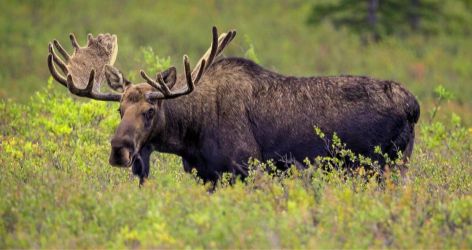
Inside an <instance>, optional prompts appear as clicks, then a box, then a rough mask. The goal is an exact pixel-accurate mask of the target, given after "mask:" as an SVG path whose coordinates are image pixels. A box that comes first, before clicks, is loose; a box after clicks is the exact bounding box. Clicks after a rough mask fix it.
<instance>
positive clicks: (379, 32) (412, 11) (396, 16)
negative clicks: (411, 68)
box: [308, 0, 472, 41]
mask: <svg viewBox="0 0 472 250" xmlns="http://www.w3.org/2000/svg"><path fill="white" fill-rule="evenodd" d="M470 2H471V1H469V0H462V1H459V0H456V1H448V2H443V1H439V0H365V1H358V0H340V1H334V2H329V3H321V4H315V5H314V6H313V8H312V11H311V13H310V15H309V18H308V23H309V24H311V25H316V24H319V23H321V22H322V21H324V20H327V21H330V22H331V23H333V25H334V26H335V27H336V28H340V27H347V28H348V29H350V30H352V31H354V32H356V33H358V34H360V35H361V37H362V39H363V40H364V41H372V40H373V41H379V40H380V39H381V38H382V37H385V36H389V35H400V36H405V35H408V34H411V33H418V32H419V33H421V34H425V35H431V34H437V33H455V34H462V35H464V34H470V28H469V27H468V25H467V23H468V21H470V20H467V18H466V16H465V15H464V14H463V13H461V11H460V8H466V9H468V8H470V6H471V5H472V4H471V3H470ZM447 4H449V5H455V6H453V8H444V6H445V5H447ZM445 21H447V22H445Z"/></svg>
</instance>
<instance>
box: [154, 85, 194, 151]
mask: <svg viewBox="0 0 472 250" xmlns="http://www.w3.org/2000/svg"><path fill="white" fill-rule="evenodd" d="M192 94H194V93H192ZM192 94H190V95H188V96H182V97H179V98H176V99H169V100H164V101H163V103H162V107H161V108H162V109H163V112H164V120H165V122H164V127H163V128H162V129H161V132H160V133H159V134H158V135H156V137H155V138H156V139H155V140H154V144H155V148H156V149H157V151H159V152H164V153H172V154H177V155H180V156H185V155H188V154H191V152H192V151H193V150H194V148H196V147H192V146H193V145H198V136H197V135H198V134H199V133H198V131H199V130H200V127H199V126H198V124H199V123H198V122H195V117H198V115H196V114H195V113H194V112H195V111H197V110H198V109H196V108H195V107H196V106H195V105H197V104H196V103H195V102H194V101H195V100H194V98H193V95H192Z"/></svg>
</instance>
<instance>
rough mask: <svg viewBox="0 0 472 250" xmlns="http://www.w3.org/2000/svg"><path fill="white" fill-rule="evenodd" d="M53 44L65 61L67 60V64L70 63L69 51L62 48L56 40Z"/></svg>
mask: <svg viewBox="0 0 472 250" xmlns="http://www.w3.org/2000/svg"><path fill="white" fill-rule="evenodd" d="M52 42H53V43H54V46H55V47H56V49H57V50H58V51H59V53H60V54H61V55H62V57H63V58H64V60H66V62H68V61H69V58H70V55H69V53H67V51H66V50H65V49H64V47H62V45H61V44H60V43H59V41H57V40H56V39H54V40H53V41H52Z"/></svg>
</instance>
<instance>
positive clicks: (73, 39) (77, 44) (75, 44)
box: [69, 33, 80, 50]
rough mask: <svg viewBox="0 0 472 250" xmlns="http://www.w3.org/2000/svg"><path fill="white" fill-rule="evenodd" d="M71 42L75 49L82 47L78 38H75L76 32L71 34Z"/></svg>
mask: <svg viewBox="0 0 472 250" xmlns="http://www.w3.org/2000/svg"><path fill="white" fill-rule="evenodd" d="M69 38H70V42H71V43H72V47H74V49H75V50H78V49H80V46H79V43H78V42H77V39H76V38H75V35H74V33H70V34H69Z"/></svg>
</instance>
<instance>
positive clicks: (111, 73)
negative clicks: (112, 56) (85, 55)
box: [105, 64, 131, 92]
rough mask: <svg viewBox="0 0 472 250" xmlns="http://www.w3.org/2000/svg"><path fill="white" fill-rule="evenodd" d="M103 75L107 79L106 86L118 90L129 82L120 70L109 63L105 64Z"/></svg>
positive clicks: (122, 89)
mask: <svg viewBox="0 0 472 250" xmlns="http://www.w3.org/2000/svg"><path fill="white" fill-rule="evenodd" d="M105 77H106V79H107V83H108V86H110V88H112V89H114V90H115V91H118V92H123V91H124V89H125V88H126V87H128V86H129V85H130V84H131V82H130V81H128V80H126V78H125V77H124V76H123V73H121V71H120V70H119V69H117V68H115V67H113V66H111V65H108V64H107V65H105Z"/></svg>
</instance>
